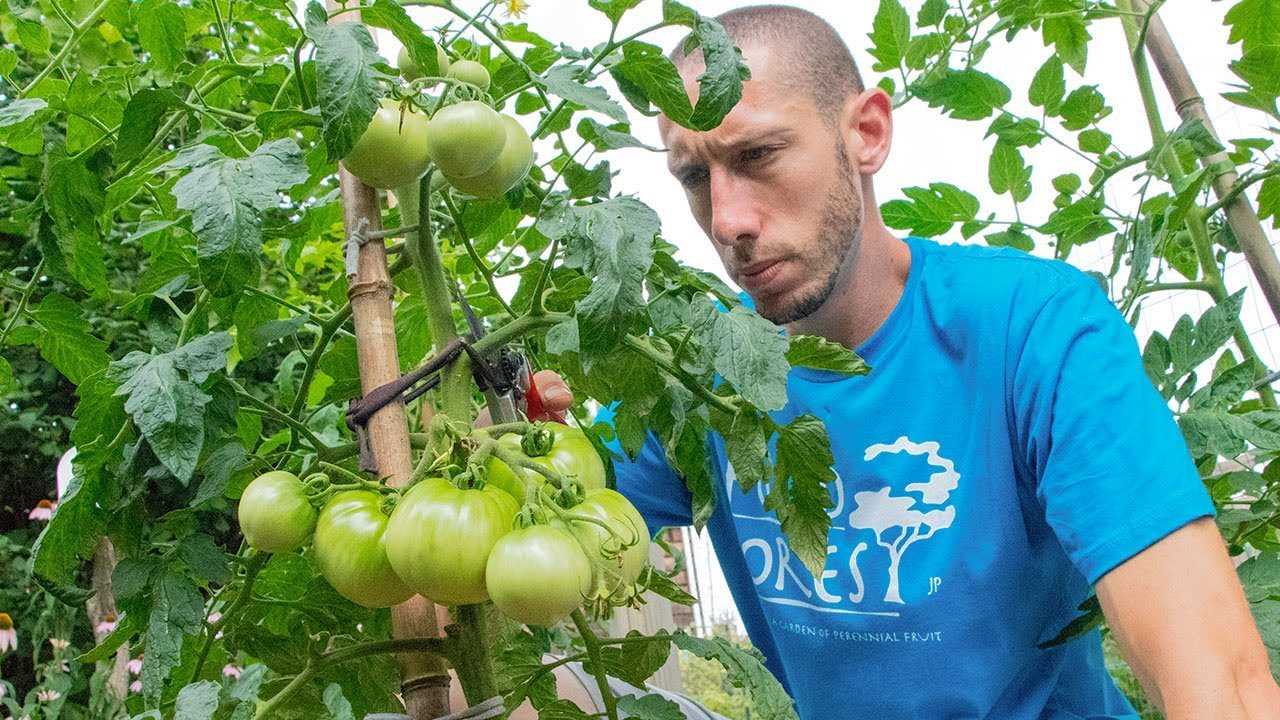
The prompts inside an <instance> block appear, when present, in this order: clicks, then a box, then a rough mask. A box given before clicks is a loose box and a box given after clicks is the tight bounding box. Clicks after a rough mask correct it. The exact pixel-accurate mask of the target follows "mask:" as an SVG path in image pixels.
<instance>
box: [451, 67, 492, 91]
mask: <svg viewBox="0 0 1280 720" xmlns="http://www.w3.org/2000/svg"><path fill="white" fill-rule="evenodd" d="M447 76H448V77H451V78H453V79H454V80H461V81H462V82H465V83H471V84H472V85H475V86H476V87H478V88H480V89H481V90H488V89H489V71H488V70H485V69H484V66H483V65H481V64H480V63H478V62H476V61H475V60H459V61H458V62H456V63H454V64H453V66H452V67H450V68H449V72H448V73H447Z"/></svg>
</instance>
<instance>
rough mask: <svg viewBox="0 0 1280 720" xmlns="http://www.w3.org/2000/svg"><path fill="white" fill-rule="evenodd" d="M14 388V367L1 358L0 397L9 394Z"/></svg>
mask: <svg viewBox="0 0 1280 720" xmlns="http://www.w3.org/2000/svg"><path fill="white" fill-rule="evenodd" d="M13 387H14V382H13V366H12V365H10V364H9V361H8V360H5V359H4V358H3V357H0V396H3V395H6V394H8V393H9V392H10V391H12V390H13Z"/></svg>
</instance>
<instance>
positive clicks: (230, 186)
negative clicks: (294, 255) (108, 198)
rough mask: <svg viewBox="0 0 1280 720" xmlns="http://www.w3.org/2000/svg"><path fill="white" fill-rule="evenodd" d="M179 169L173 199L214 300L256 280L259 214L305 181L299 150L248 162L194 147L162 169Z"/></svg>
mask: <svg viewBox="0 0 1280 720" xmlns="http://www.w3.org/2000/svg"><path fill="white" fill-rule="evenodd" d="M341 24H342V25H351V24H353V23H341ZM183 167H185V168H190V170H189V171H188V172H187V174H186V175H184V176H183V177H182V178H181V179H180V180H178V182H177V183H176V184H174V186H173V196H174V198H176V199H177V201H178V207H180V208H182V209H183V210H190V211H191V227H192V230H193V231H194V232H195V234H196V238H197V240H198V241H199V242H198V243H197V247H196V251H197V255H198V259H199V262H200V274H201V280H202V281H203V282H204V284H205V286H206V287H208V288H209V290H210V291H212V292H213V293H214V294H215V295H219V296H222V295H229V294H232V293H234V292H238V291H239V290H240V289H241V288H242V287H244V286H245V285H246V284H249V283H252V282H256V281H257V277H258V270H259V262H260V260H259V259H260V256H261V254H262V224H263V219H262V213H263V211H264V210H266V209H267V208H270V207H273V206H274V205H276V204H278V193H279V192H281V191H283V190H287V189H288V188H290V187H293V186H294V185H297V184H298V183H300V182H302V181H304V180H306V179H307V175H308V173H307V169H306V166H305V165H304V163H303V157H302V151H301V150H300V149H299V148H298V145H297V143H295V142H294V141H293V139H292V138H286V139H282V140H273V141H271V142H268V143H265V144H263V145H261V146H259V147H258V149H257V150H254V151H253V154H252V155H250V156H249V157H247V158H230V157H225V156H223V155H222V153H221V152H219V151H218V150H217V149H215V148H213V147H210V146H208V145H195V146H191V147H188V148H186V149H185V150H183V151H182V152H180V153H179V154H178V156H177V157H176V158H174V160H173V161H171V162H169V163H166V164H165V165H163V166H161V169H173V168H183Z"/></svg>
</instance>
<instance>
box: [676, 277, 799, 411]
mask: <svg viewBox="0 0 1280 720" xmlns="http://www.w3.org/2000/svg"><path fill="white" fill-rule="evenodd" d="M701 300H702V302H703V303H704V304H705V309H702V310H700V311H699V310H695V311H694V312H701V313H702V314H703V315H704V316H706V317H709V318H710V321H709V322H704V323H701V324H700V325H699V326H698V327H697V329H696V330H695V334H696V335H697V337H698V340H699V342H700V343H701V345H702V353H703V359H704V360H706V361H709V364H710V365H711V366H712V367H714V368H715V370H716V372H718V373H720V375H721V377H723V378H724V379H725V380H728V381H729V382H730V383H732V384H733V388H734V389H735V390H737V391H738V394H739V395H741V396H742V397H743V399H745V400H746V401H747V402H749V403H751V404H752V405H754V406H756V407H757V408H759V409H761V410H764V411H769V410H779V409H781V408H782V406H784V405H786V403H787V373H789V372H790V371H791V365H790V363H788V362H787V347H788V342H787V338H786V336H784V335H783V334H782V331H781V328H779V327H778V326H777V325H774V324H773V323H772V322H769V321H768V320H766V319H765V318H763V317H761V316H759V315H757V314H756V313H754V312H752V311H750V310H747V309H746V308H744V307H742V306H737V307H734V308H732V309H730V310H729V311H728V312H719V311H717V310H715V309H713V308H711V304H710V302H709V301H707V300H706V299H705V297H702V298H701Z"/></svg>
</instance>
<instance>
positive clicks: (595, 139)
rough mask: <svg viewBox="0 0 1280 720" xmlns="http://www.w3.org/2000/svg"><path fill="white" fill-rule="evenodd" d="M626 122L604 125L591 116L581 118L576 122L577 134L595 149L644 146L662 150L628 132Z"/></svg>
mask: <svg viewBox="0 0 1280 720" xmlns="http://www.w3.org/2000/svg"><path fill="white" fill-rule="evenodd" d="M630 130H631V128H630V126H629V125H627V124H626V123H616V124H614V125H609V126H607V127H606V126H604V125H601V124H600V123H598V122H596V121H595V120H593V119H591V118H583V119H582V120H581V121H580V122H579V123H578V136H579V137H581V138H582V139H583V140H586V141H587V142H589V143H591V145H592V146H593V147H595V149H596V150H599V151H605V150H617V149H619V148H628V147H634V148H644V149H645V150H650V151H652V152H662V148H656V147H654V146H652V145H647V144H645V143H644V142H642V141H641V140H640V139H639V138H637V137H635V136H634V135H632V134H631V133H630Z"/></svg>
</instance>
